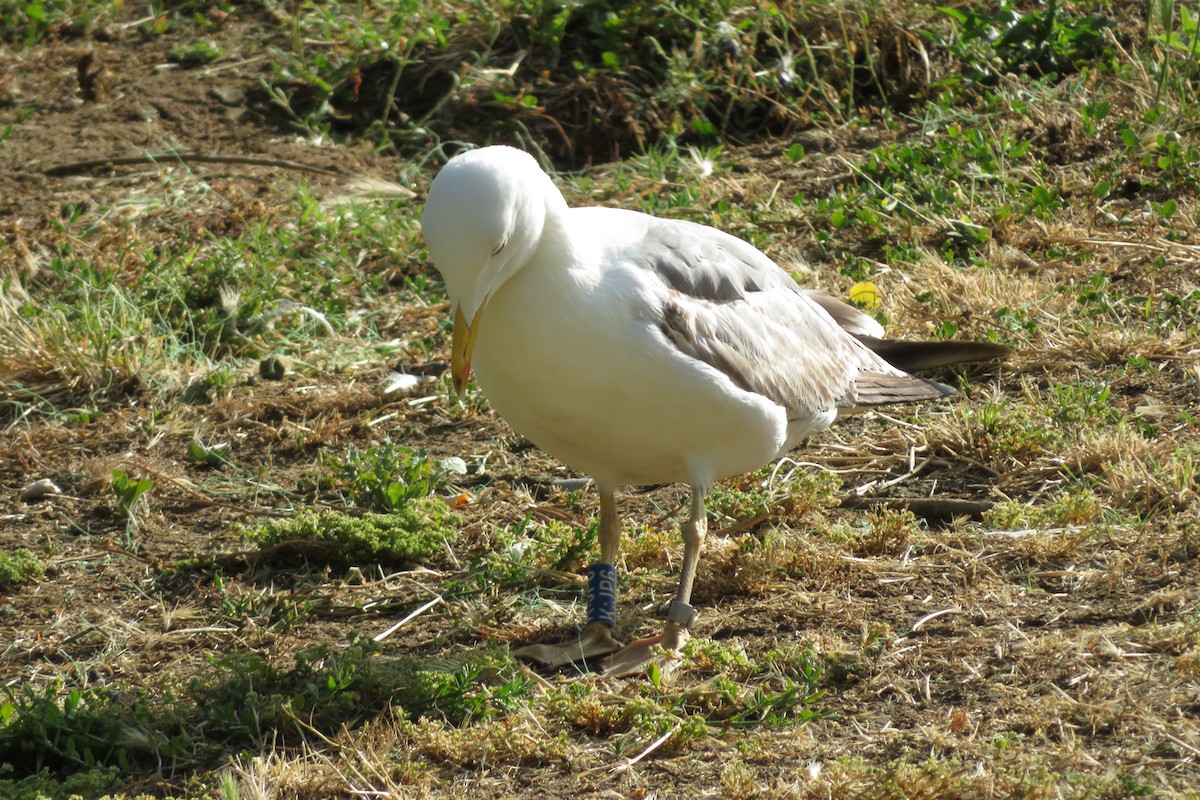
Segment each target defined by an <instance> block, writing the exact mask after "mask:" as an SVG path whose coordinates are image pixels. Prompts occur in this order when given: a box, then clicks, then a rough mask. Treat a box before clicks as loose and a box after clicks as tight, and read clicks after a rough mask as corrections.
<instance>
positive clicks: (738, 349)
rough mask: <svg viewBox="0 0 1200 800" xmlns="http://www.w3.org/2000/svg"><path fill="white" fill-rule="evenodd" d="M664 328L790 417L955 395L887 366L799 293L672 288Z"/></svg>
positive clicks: (681, 347) (685, 350) (673, 339)
mask: <svg viewBox="0 0 1200 800" xmlns="http://www.w3.org/2000/svg"><path fill="white" fill-rule="evenodd" d="M662 329H663V332H664V333H665V334H666V336H667V338H668V339H669V340H670V341H671V342H672V343H674V345H675V346H676V347H678V348H679V350H680V351H681V352H683V353H685V354H686V355H688V356H691V357H692V358H695V359H697V360H698V361H702V362H704V363H706V364H708V365H709V366H711V367H713V368H715V369H716V370H718V371H720V372H721V373H723V374H724V375H726V376H727V377H728V378H729V379H730V380H731V381H733V382H734V384H736V385H737V386H738V387H739V388H741V389H743V390H745V391H749V392H754V393H756V394H761V395H763V396H764V397H767V398H769V399H770V400H772V401H774V402H776V403H778V404H779V405H781V406H783V407H784V408H786V409H788V411H789V416H791V417H793V418H798V417H802V416H808V415H815V414H819V413H822V412H827V411H829V410H832V409H835V408H849V407H854V406H859V405H874V404H878V403H897V402H912V401H916V400H928V399H931V398H934V397H941V396H943V395H946V394H952V393H953V390H952V389H949V388H948V387H945V386H942V385H941V384H938V383H934V382H932V381H926V380H923V379H921V378H916V377H913V376H911V375H906V374H905V373H903V372H901V371H899V370H897V369H895V368H893V367H891V366H889V365H888V364H887V363H886V362H884V361H883V360H881V359H880V358H878V357H877V356H876V355H875V354H873V353H872V352H871V351H870V350H868V349H867V348H865V347H863V346H862V345H861V344H860V343H859V342H858V340H856V339H855V338H854V337H852V336H850V335H849V334H847V333H845V332H844V331H842V330H841V328H840V327H838V325H837V324H836V323H835V322H834V321H833V319H832V318H831V317H830V316H829V315H828V314H826V313H824V312H823V311H822V310H821V309H820V307H819V306H817V305H816V303H815V302H814V301H813V300H811V299H809V298H808V297H806V296H805V295H804V294H802V293H800V292H789V291H781V290H773V291H765V292H754V293H751V294H748V295H747V296H746V297H745V298H743V299H741V300H734V301H730V302H712V301H708V300H701V299H697V298H694V297H689V296H687V295H684V294H682V293H679V292H672V293H671V295H670V297H669V299H668V301H667V302H666V304H665V306H664V308H663V324H662Z"/></svg>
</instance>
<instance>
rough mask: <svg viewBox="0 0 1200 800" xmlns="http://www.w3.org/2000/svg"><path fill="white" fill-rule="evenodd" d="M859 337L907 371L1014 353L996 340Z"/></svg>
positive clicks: (987, 359) (989, 358) (993, 359)
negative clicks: (923, 339)
mask: <svg viewBox="0 0 1200 800" xmlns="http://www.w3.org/2000/svg"><path fill="white" fill-rule="evenodd" d="M858 340H859V341H861V342H862V343H863V344H865V345H866V346H867V347H868V348H870V350H871V351H872V352H874V353H875V354H876V355H877V356H879V357H880V358H882V359H883V360H884V361H886V362H888V363H889V364H891V365H892V366H893V367H895V368H896V369H902V370H904V371H905V372H924V371H926V370H931V369H937V368H938V367H945V366H949V365H950V364H969V363H972V362H976V361H995V360H997V359H1000V358H1005V357H1007V356H1009V355H1011V354H1012V350H1011V349H1010V348H1008V347H1006V346H1004V345H1002V344H996V343H995V342H966V341H957V340H950V341H936V342H923V341H901V340H895V339H876V338H874V337H871V336H859V337H858Z"/></svg>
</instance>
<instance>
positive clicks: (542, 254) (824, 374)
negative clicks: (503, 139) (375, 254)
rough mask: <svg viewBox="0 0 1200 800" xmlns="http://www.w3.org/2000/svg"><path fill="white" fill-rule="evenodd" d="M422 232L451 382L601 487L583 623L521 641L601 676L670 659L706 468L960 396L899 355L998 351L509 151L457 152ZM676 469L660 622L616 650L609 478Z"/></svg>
mask: <svg viewBox="0 0 1200 800" xmlns="http://www.w3.org/2000/svg"><path fill="white" fill-rule="evenodd" d="M421 226H422V231H423V233H424V237H425V241H426V244H427V245H428V249H429V254H430V256H431V258H432V259H433V262H434V264H435V265H436V267H437V269H438V271H439V272H440V273H441V275H442V278H443V279H444V281H445V285H446V292H447V294H448V295H449V299H450V306H451V314H452V316H453V320H454V332H453V337H452V342H451V377H452V381H453V385H454V389H455V391H456V392H457V393H458V395H459V396H460V397H462V396H463V395H464V392H465V390H466V387H467V381H468V378H469V377H470V375H471V372H472V370H474V373H475V377H476V382H477V383H478V386H479V388H480V389H482V390H483V392H484V393H485V394H486V395H487V398H488V400H489V402H490V403H491V405H492V407H493V408H494V409H495V410H496V412H497V413H499V414H500V416H501V417H503V418H504V419H505V420H506V421H507V422H508V424H509V425H511V426H512V427H513V428H514V429H515V430H517V431H518V432H520V433H521V434H523V435H524V436H525V437H527V438H528V439H529V440H530V441H532V442H533V443H534V444H536V445H537V446H538V447H540V448H541V449H543V450H544V451H546V452H547V453H549V454H550V455H552V456H554V457H555V458H557V459H558V460H560V461H562V462H563V463H564V464H566V465H568V466H570V467H572V468H573V469H575V470H578V471H579V472H582V473H584V474H587V475H589V476H591V478H592V480H593V482H594V483H595V485H596V488H597V490H598V492H599V495H600V518H599V523H598V530H597V538H598V540H599V545H600V560H599V561H598V562H596V563H594V564H592V565H591V566H589V567H588V569H587V581H588V588H587V622H586V625H585V626H584V627H583V629H582V630H581V632H580V634H579V636H578V637H577V638H574V639H572V640H570V641H568V642H565V643H563V644H559V645H549V644H537V645H530V646H527V647H522V648H520V649H518V650H516V651H514V655H516V656H517V657H520V658H524V659H528V660H530V661H533V662H536V663H538V664H540V665H542V666H545V667H551V668H553V667H562V666H566V665H567V664H569V663H572V662H583V661H586V660H589V659H594V658H599V657H601V656H610V657H609V658H607V659H606V660H605V661H604V662H603V664H602V669H603V671H604V672H605V673H606V674H610V675H617V676H620V675H630V674H635V673H638V672H641V671H644V670H645V669H646V668H647V666H648V665H650V664H651V663H652V662H653V663H655V664H656V665H659V666H664V665H665V666H670V663H671V656H670V654H671V653H672V652H675V651H678V650H679V649H680V648H681V647H682V646H683V644H684V643H685V642H686V641H687V639H688V637H689V631H690V629H691V627H692V626H693V624H694V623H695V620H696V610H695V608H694V607H693V606H692V605H691V594H692V586H693V583H694V581H695V578H696V571H697V566H698V564H699V559H700V553H701V549H702V546H703V542H704V537H705V533H706V527H707V518H706V515H705V506H704V498H705V495H706V493H707V492H708V491H709V490H710V489H711V488H712V486H713V485H714V483H715V482H716V481H719V480H721V479H722V478H727V477H730V476H734V475H740V474H742V473H746V472H751V471H753V470H757V469H759V468H761V467H763V466H764V465H766V464H768V463H770V462H771V461H773V460H775V459H777V458H780V457H781V456H783V455H785V454H786V453H787V452H788V451H790V450H791V449H793V448H794V447H796V446H797V445H798V444H800V442H801V441H802V440H803V439H805V438H806V437H808V436H810V435H812V434H814V433H816V432H818V431H821V430H824V429H825V428H828V427H829V426H830V425H831V424H832V423H833V422H834V420H835V419H837V417H838V415H839V413H845V412H847V411H850V410H852V409H857V408H861V407H863V406H872V405H877V404H883V403H901V402H915V401H923V400H931V399H934V398H938V397H944V396H947V395H951V394H954V390H953V389H951V388H949V387H947V386H944V385H942V384H940V383H937V382H935V381H932V380H929V379H925V378H920V377H916V376H913V375H911V374H909V371H908V370H909V369H928V368H932V367H936V366H940V365H944V364H949V363H957V362H965V361H979V360H988V359H994V358H998V357H1001V356H1003V355H1005V354H1006V353H1007V352H1008V349H1007V348H1006V347H1003V346H1001V345H998V344H991V343H973V342H950V341H939V342H895V341H889V340H886V339H884V331H883V328H882V327H881V326H880V325H879V323H878V322H877V321H876V320H875V319H874V318H872V317H870V316H869V315H867V314H865V313H863V312H861V311H859V310H858V309H856V308H855V307H853V306H851V305H849V304H847V303H843V302H842V301H840V300H838V299H837V298H835V297H832V296H831V295H828V294H824V293H821V292H814V291H806V290H803V289H801V288H800V287H799V286H798V285H797V284H796V282H795V281H794V280H793V279H792V277H791V275H789V274H788V273H787V272H786V271H785V270H784V269H783V268H781V267H780V266H779V265H778V264H776V263H775V262H774V261H772V260H771V259H770V258H768V257H767V256H766V255H764V254H763V253H762V252H760V251H759V250H758V249H756V248H755V247H753V246H752V245H750V244H748V243H747V242H744V241H742V240H741V239H738V238H736V237H734V236H731V235H729V234H727V233H724V232H722V231H720V230H717V229H715V228H712V227H709V226H706V225H701V224H697V223H694V222H688V221H684V220H676V219H662V218H659V217H654V216H651V215H648V214H642V213H639V212H635V211H629V210H624V209H616V208H601V207H576V208H572V207H569V206H568V205H567V202H566V200H565V199H564V197H563V195H562V193H561V192H560V191H559V190H558V188H557V187H556V186H555V184H554V182H553V180H552V179H551V178H550V176H549V175H548V174H546V172H545V171H544V170H543V169H542V168H541V166H540V165H539V164H538V162H537V161H536V160H535V159H534V158H533V157H532V156H531V155H529V154H528V153H526V152H524V151H522V150H518V149H516V148H512V147H507V146H502V145H497V146H491V147H484V148H480V149H476V150H470V151H467V152H464V153H461V154H459V155H457V156H455V157H454V158H452V159H450V160H449V161H448V162H447V163H446V165H445V166H444V167H443V168H442V169H441V171H440V172H439V173H438V175H437V177H436V178H435V179H434V181H433V183H432V185H431V186H430V188H429V193H428V198H427V201H426V204H425V210H424V214H423V216H422V222H421ZM670 483H686V484H687V485H688V486H689V487H690V488H691V508H690V515H689V516H688V518H687V520H686V521H685V522H684V523H683V525H682V535H683V563H682V567H681V572H680V578H679V587H678V590H677V592H676V594H675V599H674V601H673V602H672V603H671V605H670V607H669V609H668V610H667V615H666V623H665V625H664V626H663V629H662V633H661V634H660V635H658V636H654V637H651V638H647V639H642V640H640V641H637V642H634V643H632V644H630V645H629V646H628V647H625V646H624V645H623V644H622V643H621V642H619V641H618V640H617V639H616V637H615V636H614V627H615V625H616V621H617V614H616V606H617V583H618V581H617V569H616V564H617V560H618V554H619V550H620V539H621V525H620V517H619V515H618V511H617V503H616V491H617V489H618V488H620V487H624V486H641V485H657V484H670ZM664 652H666V653H667V654H668V656H666V657H665V658H666V661H663V659H664V657H663V656H662V655H661V654H662V653H664ZM660 661H661V662H663V663H662V664H659V662H660Z"/></svg>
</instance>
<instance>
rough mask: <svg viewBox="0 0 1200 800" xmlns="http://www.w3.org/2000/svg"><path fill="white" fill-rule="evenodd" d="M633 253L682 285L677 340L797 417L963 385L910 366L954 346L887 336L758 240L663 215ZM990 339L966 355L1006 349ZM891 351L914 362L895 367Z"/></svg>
mask: <svg viewBox="0 0 1200 800" xmlns="http://www.w3.org/2000/svg"><path fill="white" fill-rule="evenodd" d="M630 261H631V262H632V263H634V264H636V265H638V266H640V267H642V268H643V269H647V270H649V271H651V272H653V273H654V274H655V275H657V276H658V278H659V279H660V280H661V281H663V283H664V284H666V285H667V286H668V287H670V289H671V290H673V291H672V292H671V295H670V299H669V300H668V302H667V303H666V306H665V307H664V309H663V317H664V319H663V331H664V333H665V334H666V335H667V337H668V338H669V339H670V340H671V341H672V342H673V343H674V344H675V346H676V347H678V348H679V349H680V350H681V351H682V352H684V353H686V354H687V355H689V356H691V357H692V358H695V359H697V360H699V361H703V362H704V363H706V364H708V365H709V366H712V367H714V368H715V369H717V370H719V371H720V372H722V373H723V374H725V375H726V376H728V377H729V379H730V380H732V381H733V382H734V383H735V384H736V385H737V386H739V387H741V388H742V389H745V390H746V391H752V392H756V393H758V394H761V395H763V396H765V397H768V398H770V399H771V400H773V401H774V402H776V403H779V404H780V405H781V406H783V407H785V408H787V409H789V411H790V412H791V414H792V415H793V416H799V415H803V414H813V413H818V412H820V411H826V410H829V409H831V408H835V407H837V408H851V407H854V406H860V405H875V404H880V403H899V402H913V401H918V400H928V399H931V398H934V397H941V396H944V395H949V394H954V390H953V389H951V388H949V387H947V386H943V385H942V384H940V383H937V382H935V381H930V380H926V379H923V378H917V377H914V376H911V375H908V374H906V372H905V371H904V370H905V368H906V364H907V362H908V361H911V362H912V363H914V364H918V365H920V367H921V368H924V367H925V365H927V364H929V363H934V364H935V365H940V364H945V363H951V361H949V360H947V359H946V356H947V355H949V354H950V353H951V352H953V348H946V347H941V349H940V351H939V350H938V348H932V349H931V348H919V347H918V348H907V349H906V348H904V347H903V346H902V345H900V344H898V343H897V344H893V343H892V342H890V341H888V340H885V339H882V338H881V336H882V334H883V328H882V326H880V325H879V323H878V322H877V321H876V320H875V319H874V318H872V317H870V316H869V315H867V314H864V313H863V312H862V311H860V310H858V309H857V308H855V307H854V306H851V305H850V304H848V303H845V302H843V301H841V300H839V299H837V298H836V297H833V296H832V295H829V294H826V293H824V292H818V291H806V290H802V289H801V288H800V287H799V286H797V285H796V282H795V281H794V280H792V277H791V275H789V274H788V273H787V272H786V271H784V270H783V269H782V268H781V267H780V266H779V265H778V264H776V263H775V262H774V261H772V260H771V259H770V258H768V257H767V256H766V255H764V254H763V253H761V252H760V251H759V250H758V249H757V248H755V247H753V246H752V245H750V244H748V243H747V242H744V241H742V240H741V239H738V238H736V237H734V236H730V235H729V234H727V233H723V232H721V231H718V230H716V229H715V228H710V227H708V226H705V225H697V224H696V223H693V222H685V221H682V220H664V219H654V220H652V221H650V222H649V223H648V224H647V227H646V230H645V233H644V235H643V237H642V239H641V241H639V242H638V246H637V247H636V248H633V249H631V251H630ZM860 339H861V340H862V341H860ZM863 342H869V343H870V344H869V345H868V346H864V344H863ZM935 344H938V345H939V346H941V345H942V343H935ZM964 344H966V343H964ZM875 347H878V348H880V350H882V351H885V354H884V355H883V356H882V357H881V356H880V355H876V354H875V353H874V352H872V351H873V350H874V349H875ZM983 347H984V348H992V349H991V350H990V351H989V350H984V351H970V350H969V351H964V350H962V349H959V350H958V351H957V352H959V353H966V354H967V355H968V358H967V359H965V360H972V358H975V359H976V360H977V359H978V358H992V357H996V355H995V354H996V348H998V346H997V345H983ZM1000 349H1002V348H1000ZM974 352H981V353H985V354H984V355H978V356H976V357H971V356H970V354H971V353H974ZM989 352H990V353H992V354H991V355H986V353H989ZM886 353H894V354H899V355H903V356H904V359H900V358H899V355H898V356H897V360H898V361H901V360H903V361H904V362H905V363H900V364H896V365H895V366H893V365H892V364H891V363H889V362H888V361H887V360H886V359H887V355H886Z"/></svg>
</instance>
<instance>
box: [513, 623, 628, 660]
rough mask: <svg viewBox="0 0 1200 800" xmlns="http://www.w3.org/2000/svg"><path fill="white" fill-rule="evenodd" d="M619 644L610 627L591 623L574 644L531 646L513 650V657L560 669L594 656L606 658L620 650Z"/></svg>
mask: <svg viewBox="0 0 1200 800" xmlns="http://www.w3.org/2000/svg"><path fill="white" fill-rule="evenodd" d="M621 647H622V645H621V643H620V642H618V641H617V640H616V639H614V638H613V635H612V626H610V625H605V624H604V623H602V622H592V623H589V624H588V625H587V627H585V628H584V629H583V631H582V632H581V633H580V634H579V638H578V639H577V640H576V641H574V642H565V643H563V644H531V645H527V646H526V647H521V648H518V649H516V650H513V655H514V656H516V657H517V658H523V659H525V660H527V661H532V662H534V663H536V664H537V665H539V666H542V667H550V668H554V667H562V666H566V665H567V664H571V663H577V662H580V661H586V660H587V659H589V658H595V657H596V656H606V655H608V654H609V653H611V652H613V651H614V650H620V649H621Z"/></svg>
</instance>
